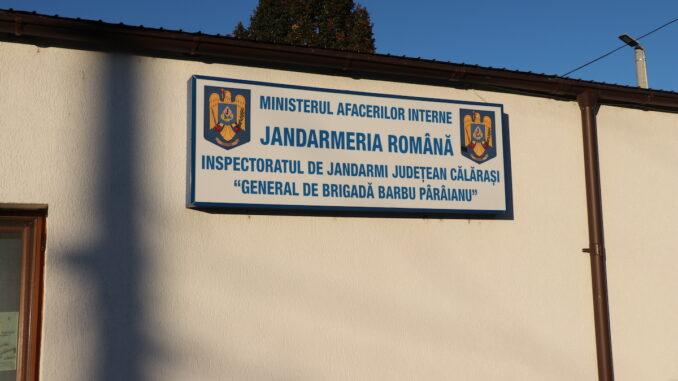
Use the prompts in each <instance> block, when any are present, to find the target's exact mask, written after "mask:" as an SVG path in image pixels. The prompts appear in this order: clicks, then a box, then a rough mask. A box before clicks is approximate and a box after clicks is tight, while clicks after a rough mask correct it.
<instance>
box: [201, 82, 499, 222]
mask: <svg viewBox="0 0 678 381" xmlns="http://www.w3.org/2000/svg"><path fill="white" fill-rule="evenodd" d="M191 82H192V83H191V84H192V86H191V97H192V115H191V126H190V131H189V135H190V140H191V141H190V147H189V149H190V153H189V156H190V157H189V163H188V165H189V180H188V181H189V184H188V206H189V207H236V208H269V209H271V208H273V209H277V208H287V209H315V210H347V211H376V212H389V211H390V212H399V213H402V212H418V213H420V212H432V213H491V214H504V213H506V212H507V209H508V206H507V204H508V202H509V201H508V200H507V189H509V187H508V184H507V169H508V163H507V157H506V156H507V154H506V152H505V149H506V146H507V144H506V146H505V143H508V142H505V138H506V137H505V131H504V125H503V121H504V118H503V116H504V114H503V108H502V105H499V104H488V103H475V102H464V101H457V100H450V99H432V98H424V97H421V96H419V95H420V94H416V93H413V94H375V93H364V92H357V91H350V90H347V89H325V88H315V87H304V86H294V85H284V84H276V83H265V82H255V81H247V80H241V79H222V78H211V77H203V76H194V77H193V78H192V80H191Z"/></svg>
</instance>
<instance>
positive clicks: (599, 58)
mask: <svg viewBox="0 0 678 381" xmlns="http://www.w3.org/2000/svg"><path fill="white" fill-rule="evenodd" d="M676 21H678V19H673V20H671V21H669V22H667V23H666V24H664V25H662V26H660V27H658V28H656V29H653V30H651V31H649V32H647V33H645V34H644V35H642V36H640V37H638V38H636V40H640V39H642V38H644V37H647V36H649V35H651V34H652V33H654V32H656V31H658V30H660V29H662V28H664V27H667V26H669V25H670V24H673V23H674V22H676ZM626 46H627V45H626V44H623V45H622V46H620V47H618V48H616V49H613V50H611V51H609V52H607V53H605V54H603V55H602V56H600V57H598V58H596V59H594V60H591V61H589V62H587V63H585V64H583V65H581V66H579V67H577V68H575V69H573V70H570V71H568V72H567V73H565V74H563V75H561V77H567V76H568V75H570V74H572V73H574V72H575V71H577V70H579V69H583V68H585V67H586V66H589V65H590V64H592V63H594V62H598V61H600V60H602V59H603V58H605V57H607V56H609V55H610V54H612V53H614V52H616V51H618V50H620V49H622V48H624V47H626Z"/></svg>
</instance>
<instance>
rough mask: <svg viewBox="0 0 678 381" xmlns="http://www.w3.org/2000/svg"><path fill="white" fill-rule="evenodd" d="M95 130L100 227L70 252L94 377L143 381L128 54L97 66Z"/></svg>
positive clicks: (145, 348) (145, 345) (141, 264)
mask: <svg viewBox="0 0 678 381" xmlns="http://www.w3.org/2000/svg"><path fill="white" fill-rule="evenodd" d="M101 73H102V77H101V83H100V85H101V87H100V89H101V92H100V96H99V102H100V104H99V106H100V108H99V109H100V110H101V114H100V119H99V123H98V124H97V125H96V126H90V127H91V128H94V129H98V131H96V132H95V133H94V134H93V135H94V136H97V138H98V140H99V141H96V142H94V143H93V144H95V152H96V153H97V156H96V157H95V158H94V160H98V163H96V164H95V165H94V167H95V168H96V171H95V173H93V174H91V176H92V178H91V182H92V190H93V191H94V192H96V200H97V201H96V203H95V205H93V207H94V208H95V210H93V211H92V213H91V215H92V216H93V217H92V218H94V219H96V220H95V221H92V222H91V223H95V224H97V225H99V226H100V229H99V230H100V231H101V232H102V233H101V235H100V237H98V239H97V240H96V243H95V244H94V245H93V246H91V247H89V248H85V249H83V251H82V252H78V253H73V256H72V257H71V258H72V259H71V264H72V265H74V267H75V268H76V269H77V270H78V271H79V272H81V273H82V274H84V276H85V277H86V278H87V279H88V283H89V284H91V285H93V287H94V290H91V292H92V296H93V298H94V303H95V305H94V306H93V307H94V308H92V310H93V311H95V313H96V314H97V315H98V316H90V317H88V320H89V321H98V324H97V325H96V327H97V328H96V329H98V332H97V337H96V341H95V342H97V343H99V345H98V346H97V351H98V355H97V364H96V366H95V367H94V368H93V369H95V372H96V374H94V375H92V377H91V379H93V380H102V381H113V380H127V381H135V380H143V379H144V374H143V363H144V359H147V358H148V357H149V355H150V353H151V351H152V348H151V346H152V345H151V344H150V342H149V340H148V339H147V338H146V337H144V332H143V330H142V327H143V326H144V324H143V322H144V320H145V313H144V305H143V303H142V301H141V291H142V290H141V289H140V287H141V277H142V276H143V274H144V273H145V271H146V270H147V261H146V260H145V258H144V255H143V253H144V251H143V250H142V247H141V246H142V243H141V240H140V237H139V231H140V228H141V219H142V216H141V215H139V214H140V211H139V206H140V205H139V204H140V197H141V196H140V191H139V190H138V184H137V182H136V179H137V174H136V172H137V168H138V167H137V165H138V163H135V158H136V157H137V156H138V155H137V152H136V150H137V146H138V144H137V139H138V136H137V135H138V131H139V128H140V126H138V125H137V120H136V115H137V110H136V104H137V98H138V94H137V93H136V91H135V90H136V89H135V83H134V81H135V79H134V78H135V62H134V57H131V56H122V55H109V56H107V59H106V61H105V63H104V67H103V68H102V70H101Z"/></svg>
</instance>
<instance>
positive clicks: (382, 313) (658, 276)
mask: <svg viewBox="0 0 678 381" xmlns="http://www.w3.org/2000/svg"><path fill="white" fill-rule="evenodd" d="M194 74H200V75H208V76H216V77H229V78H243V79H252V80H259V81H269V82H277V83H290V84H295V85H306V86H320V87H326V88H338V89H350V90H357V91H370V92H379V93H391V94H417V95H421V96H426V97H433V98H452V99H458V100H468V101H481V102H490V103H501V104H504V109H505V111H506V112H507V113H508V114H509V116H510V126H511V150H512V158H511V159H512V169H513V193H514V208H515V219H514V220H512V221H479V220H471V221H469V220H440V219H397V218H339V217H337V218H335V217H291V216H290V217H288V216H262V215H259V216H256V215H253V216H248V215H228V214H209V213H205V212H200V211H194V210H190V209H186V208H185V206H184V205H185V202H186V200H185V198H186V195H185V189H186V175H185V173H186V145H187V138H186V137H187V119H188V115H187V112H188V107H187V101H188V98H187V97H188V90H187V82H188V80H189V78H190V77H191V75H194ZM0 88H2V97H0V162H1V163H2V165H0V202H8V203H9V202H12V203H45V204H48V205H49V216H48V232H47V237H48V239H47V242H48V248H47V264H46V272H45V273H46V275H45V277H46V279H45V281H46V283H45V310H44V324H43V326H44V336H43V349H42V358H41V374H42V379H44V380H68V381H71V380H74V381H75V380H83V381H84V380H95V379H96V380H415V379H418V380H450V379H457V380H567V381H570V380H591V379H595V377H596V374H597V373H596V372H597V371H596V362H595V344H594V330H593V312H592V308H591V305H592V302H591V286H590V283H591V282H590V270H589V259H588V256H587V255H586V254H583V253H581V249H582V248H583V247H585V246H587V243H588V236H587V228H586V209H585V208H586V202H585V191H584V176H583V156H582V148H581V146H582V143H581V122H580V114H579V109H578V106H577V105H576V103H574V102H561V101H555V100H549V99H541V98H532V97H524V96H518V95H507V94H500V93H490V92H483V91H474V90H469V91H464V90H455V89H449V88H439V87H431V86H421V85H406V84H399V83H386V82H377V81H369V80H355V79H350V78H342V77H329V76H320V75H310V74H302V73H295V72H282V71H276V70H266V69H255V68H246V67H237V66H229V65H218V64H202V63H196V62H188V61H175V60H165V59H155V58H142V57H131V56H121V55H111V54H104V53H95V52H83V51H73V50H67V49H59V48H38V47H36V46H30V45H20V44H10V43H0ZM648 119H649V122H648V121H647V120H648ZM643 121H645V122H643ZM675 121H676V117H675V116H674V115H670V114H661V113H650V112H641V111H631V110H623V109H616V108H608V107H604V108H603V109H602V110H601V113H600V121H599V125H600V128H601V154H602V158H601V163H602V166H603V182H604V183H603V190H604V191H605V195H604V201H605V217H606V227H607V229H608V234H607V239H608V253H609V256H610V258H609V260H608V264H609V266H610V281H609V283H610V289H611V292H610V297H611V303H612V305H611V310H612V313H613V318H612V320H613V321H612V325H613V345H614V351H615V355H616V356H617V361H616V366H617V379H618V380H639V379H656V380H671V379H678V362H676V361H675V358H673V357H674V354H675V353H678V351H677V349H678V348H676V346H678V344H677V343H678V340H677V339H678V338H677V337H676V335H678V326H676V324H674V323H675V316H676V313H677V312H678V304H677V302H676V300H675V298H672V292H673V290H675V289H676V286H677V285H676V282H677V281H676V278H675V277H673V276H672V275H673V274H674V273H675V271H673V270H674V269H675V267H676V266H677V265H678V258H675V257H672V256H671V255H670V254H671V253H672V252H675V248H676V245H677V244H678V240H677V239H676V237H675V235H672V234H670V233H671V232H672V231H673V229H672V227H673V226H674V224H672V223H671V219H670V217H671V216H670V211H671V210H672V209H673V208H672V206H674V204H675V201H674V200H673V198H671V197H670V195H671V194H672V193H675V192H673V191H674V190H675V188H676V181H675V179H673V178H672V176H671V173H672V172H671V168H672V167H673V168H675V164H676V161H677V160H678V154H677V153H674V152H672V151H671V147H673V146H675V145H672V144H671V143H672V142H675V141H676V139H678V131H675V130H673V128H674V126H675ZM655 148H656V149H659V148H663V150H660V151H659V152H658V153H657V154H650V153H649V151H650V150H651V149H655ZM636 156H637V157H636ZM640 158H643V159H649V160H644V161H643V163H652V164H651V165H649V166H648V165H644V166H643V165H640V164H638V163H641V161H639V160H637V159H640ZM655 164H657V165H656V166H655ZM629 169H632V170H631V171H629ZM641 179H643V180H645V179H646V180H647V182H643V181H640V180H641ZM622 189H623V190H624V191H623V192H622V191H621V190H622ZM633 217H635V218H637V219H636V220H635V221H628V219H629V218H633ZM650 248H651V249H652V250H650ZM650 256H653V257H654V258H653V259H652V260H650V261H649V262H647V263H646V262H644V261H643V260H644V259H650ZM641 261H642V262H641ZM640 286H642V287H640ZM661 329H666V330H668V331H669V332H668V334H667V333H661V332H662V331H661Z"/></svg>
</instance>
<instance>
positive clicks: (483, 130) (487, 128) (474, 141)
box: [463, 111, 494, 162]
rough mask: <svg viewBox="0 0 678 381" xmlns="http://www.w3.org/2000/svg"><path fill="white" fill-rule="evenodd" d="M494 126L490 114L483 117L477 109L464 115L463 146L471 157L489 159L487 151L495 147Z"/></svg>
mask: <svg viewBox="0 0 678 381" xmlns="http://www.w3.org/2000/svg"><path fill="white" fill-rule="evenodd" d="M492 128H493V127H492V119H491V118H490V117H489V116H485V117H483V118H481V116H480V113H479V112H477V111H474V112H473V113H472V114H471V115H465V116H464V144H463V147H464V148H465V150H466V153H467V154H468V155H470V156H471V159H473V160H475V161H478V162H482V161H485V160H486V159H488V157H487V156H488V155H486V154H487V151H488V150H490V149H491V148H492V147H494V141H493V140H492V135H493V134H492Z"/></svg>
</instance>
